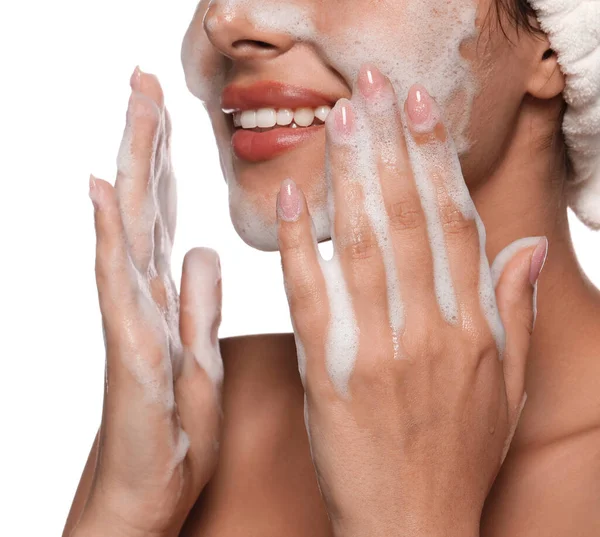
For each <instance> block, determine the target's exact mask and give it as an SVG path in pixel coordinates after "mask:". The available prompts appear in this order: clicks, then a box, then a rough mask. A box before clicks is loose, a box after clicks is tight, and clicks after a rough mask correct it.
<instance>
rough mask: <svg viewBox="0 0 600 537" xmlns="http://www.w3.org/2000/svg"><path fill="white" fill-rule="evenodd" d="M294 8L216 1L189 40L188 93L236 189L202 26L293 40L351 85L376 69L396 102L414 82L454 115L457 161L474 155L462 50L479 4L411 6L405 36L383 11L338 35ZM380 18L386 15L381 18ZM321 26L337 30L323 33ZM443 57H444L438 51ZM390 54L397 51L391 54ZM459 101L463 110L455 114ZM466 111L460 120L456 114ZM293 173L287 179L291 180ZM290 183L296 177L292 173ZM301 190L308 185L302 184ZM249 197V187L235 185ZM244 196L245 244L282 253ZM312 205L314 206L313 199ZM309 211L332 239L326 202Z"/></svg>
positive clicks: (255, 0) (219, 77)
mask: <svg viewBox="0 0 600 537" xmlns="http://www.w3.org/2000/svg"><path fill="white" fill-rule="evenodd" d="M305 4H306V3H295V2H293V1H288V2H284V3H283V2H280V1H279V0H213V1H211V2H210V4H209V5H208V6H207V5H206V3H205V2H204V3H202V4H201V5H202V6H203V8H204V9H203V11H204V12H205V13H206V17H204V13H201V12H200V11H198V12H197V13H196V16H195V17H194V20H193V21H192V24H191V25H190V28H189V30H188V32H187V34H186V37H185V39H184V44H183V48H182V61H183V64H184V69H185V73H186V81H187V84H188V87H189V88H190V90H191V91H192V93H193V94H194V95H196V96H197V97H198V98H200V99H201V100H202V101H203V102H204V103H205V104H206V106H207V109H208V110H209V113H210V116H211V120H212V122H213V126H214V128H215V133H216V136H217V141H218V145H219V150H220V153H221V165H222V168H223V172H224V175H225V179H226V181H227V183H228V184H229V185H230V188H234V186H233V185H235V184H236V178H235V173H234V170H233V166H231V162H232V154H231V140H230V138H229V134H228V133H227V132H226V128H225V125H226V122H225V119H224V117H223V114H222V112H221V110H220V106H219V104H220V95H221V93H222V91H223V89H224V85H225V74H226V73H225V70H226V68H227V66H226V63H225V61H224V59H223V58H222V57H220V58H219V53H218V52H216V51H215V50H214V47H213V45H212V44H211V43H210V41H209V39H208V37H207V34H206V32H205V31H204V28H203V27H202V23H203V20H204V25H205V26H206V28H208V30H209V31H210V30H211V28H212V29H214V28H215V27H216V26H218V25H219V24H220V23H226V22H227V21H232V20H234V19H235V20H243V21H245V23H246V21H247V24H249V25H251V26H252V27H253V28H256V29H257V30H260V31H263V32H265V33H269V32H271V33H279V34H286V35H288V36H290V37H291V38H292V39H293V40H294V41H297V42H299V43H302V44H305V45H306V46H309V47H312V48H314V49H315V50H316V51H317V53H318V54H319V55H320V56H321V57H322V58H323V60H324V61H325V62H327V64H328V65H329V66H331V68H332V69H335V70H336V71H337V72H339V73H340V74H341V75H342V76H343V77H344V79H345V80H346V81H347V82H348V83H349V85H352V84H353V82H354V81H355V80H356V78H357V76H358V72H359V70H360V67H361V66H362V65H363V64H365V63H371V64H374V65H377V67H378V68H379V69H380V70H381V71H382V72H383V74H385V75H386V76H387V77H388V78H390V80H391V81H392V84H393V86H394V88H395V90H396V94H397V95H400V96H403V95H406V94H407V92H408V89H409V88H410V87H411V86H412V85H413V84H414V83H416V82H420V83H422V84H424V85H425V86H426V87H427V88H428V90H429V92H430V93H431V94H432V96H433V97H434V98H435V99H436V101H437V102H438V103H439V104H440V105H441V108H442V110H451V112H452V113H451V114H450V116H449V117H448V118H446V119H447V120H448V121H449V127H450V129H451V131H452V135H453V137H454V139H455V142H456V145H457V148H458V151H459V153H462V152H464V151H465V150H467V149H468V147H469V140H468V138H467V133H466V131H467V127H468V124H469V119H470V107H471V104H472V101H473V98H474V96H475V94H476V92H477V83H476V80H475V78H474V77H473V76H472V73H471V69H470V66H469V62H468V61H467V60H466V59H465V58H464V57H463V56H462V54H461V51H460V47H461V45H462V44H463V43H465V42H468V41H470V40H472V39H475V38H476V36H477V28H476V12H477V3H476V2H474V1H473V2H472V3H468V2H465V1H464V0H447V1H445V2H443V3H442V4H440V2H439V1H438V0H406V1H405V2H404V6H403V11H402V17H403V21H402V22H403V24H402V32H399V31H398V25H397V24H390V20H389V19H388V18H387V17H386V14H385V10H380V11H375V12H374V13H373V15H366V16H365V17H363V18H362V19H361V21H360V27H358V26H356V25H354V26H352V25H350V26H349V25H347V23H345V21H344V20H343V14H340V19H339V21H340V22H339V27H338V26H335V24H336V22H332V21H331V20H329V19H328V20H327V21H323V17H322V13H320V11H319V7H318V5H317V3H316V2H315V3H310V4H309V5H305ZM379 13H381V14H379ZM321 24H327V25H329V26H332V25H333V26H335V27H334V28H333V29H332V28H327V29H325V28H321ZM441 49H443V53H440V50H441ZM390 51H398V53H397V54H391V53H390ZM457 96H460V99H461V106H460V107H457V106H454V107H451V105H452V104H453V99H456V98H457ZM458 109H460V112H457V110H458ZM288 173H289V172H288ZM289 175H291V178H292V179H294V180H295V179H296V178H295V177H294V174H293V172H292V173H289ZM296 182H297V183H300V184H302V181H296ZM237 186H238V187H239V188H240V189H242V191H243V187H241V186H240V185H237ZM244 194H245V193H244V192H241V193H239V192H237V193H232V194H231V196H230V201H231V205H232V218H233V220H234V225H235V227H236V229H237V230H240V231H241V233H242V238H243V239H244V240H245V241H246V242H247V243H249V244H250V245H252V246H255V247H257V248H260V249H263V250H276V249H277V241H276V231H275V227H276V223H275V220H274V217H273V214H274V211H269V212H267V213H265V206H264V202H260V203H259V202H258V200H257V203H256V204H252V203H248V202H247V201H246V203H243V204H242V203H240V206H239V207H236V205H235V203H237V202H239V201H240V200H241V199H242V198H243V196H244ZM309 201H312V200H310V199H309ZM319 203H322V205H321V206H319V205H317V202H316V201H315V202H314V203H311V204H310V209H311V213H312V214H313V216H316V217H317V224H318V225H317V231H318V238H319V240H325V239H327V238H328V236H329V224H328V222H327V221H326V219H327V207H326V206H325V199H324V197H323V198H322V199H320V200H319Z"/></svg>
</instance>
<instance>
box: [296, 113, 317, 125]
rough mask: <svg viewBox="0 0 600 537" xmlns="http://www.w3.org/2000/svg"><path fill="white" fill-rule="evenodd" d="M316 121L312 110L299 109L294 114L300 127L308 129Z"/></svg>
mask: <svg viewBox="0 0 600 537" xmlns="http://www.w3.org/2000/svg"><path fill="white" fill-rule="evenodd" d="M314 120H315V111H314V110H313V109H312V108H298V110H296V111H295V112H294V123H296V125H298V127H308V126H310V125H312V122H313V121H314Z"/></svg>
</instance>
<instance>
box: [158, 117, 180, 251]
mask: <svg viewBox="0 0 600 537" xmlns="http://www.w3.org/2000/svg"><path fill="white" fill-rule="evenodd" d="M163 131H164V132H163V133H162V144H161V156H162V157H161V162H162V164H161V167H160V178H159V180H158V192H159V194H158V199H159V205H160V214H161V216H162V222H163V225H164V226H165V229H166V232H167V234H168V238H169V240H170V244H171V245H172V244H173V241H174V240H175V227H176V221H177V188H176V187H177V183H176V181H175V175H174V173H173V167H172V165H171V132H172V128H171V116H170V114H169V111H168V110H167V109H166V108H165V109H164V129H163Z"/></svg>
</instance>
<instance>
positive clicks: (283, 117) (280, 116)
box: [277, 108, 294, 127]
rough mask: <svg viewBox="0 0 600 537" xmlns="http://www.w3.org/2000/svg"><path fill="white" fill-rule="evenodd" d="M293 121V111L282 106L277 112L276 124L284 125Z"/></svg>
mask: <svg viewBox="0 0 600 537" xmlns="http://www.w3.org/2000/svg"><path fill="white" fill-rule="evenodd" d="M292 121H294V112H293V111H292V110H290V109H289V108H282V109H281V110H279V111H278V112H277V125H281V126H282V127H285V126H286V125H289V124H290V123H291V122H292Z"/></svg>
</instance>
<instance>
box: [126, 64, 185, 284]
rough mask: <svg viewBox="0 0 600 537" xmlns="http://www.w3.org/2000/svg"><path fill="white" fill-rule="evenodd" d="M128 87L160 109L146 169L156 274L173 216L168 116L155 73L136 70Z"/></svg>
mask: <svg viewBox="0 0 600 537" xmlns="http://www.w3.org/2000/svg"><path fill="white" fill-rule="evenodd" d="M132 88H133V89H134V91H140V92H141V93H142V94H144V95H145V96H146V97H148V98H150V99H151V100H152V101H153V102H154V103H155V104H156V106H157V107H158V110H159V112H160V114H159V124H158V127H157V133H156V141H155V151H154V159H153V162H152V164H153V165H152V168H151V170H150V173H151V175H152V177H153V182H154V186H153V188H154V191H155V195H156V203H157V205H158V214H157V216H156V222H155V228H154V263H155V266H156V269H157V271H158V273H159V274H163V275H169V274H170V269H171V267H170V264H171V250H172V247H173V241H174V239H175V222H176V217H177V210H176V209H177V207H176V206H177V193H176V181H175V177H174V174H173V168H172V165H171V131H172V128H171V117H170V115H169V112H168V110H167V109H166V107H165V104H164V93H163V90H162V87H161V85H160V82H159V80H158V78H157V77H156V76H155V75H152V74H149V73H141V71H140V75H139V76H138V77H137V79H136V78H135V77H134V78H132Z"/></svg>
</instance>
